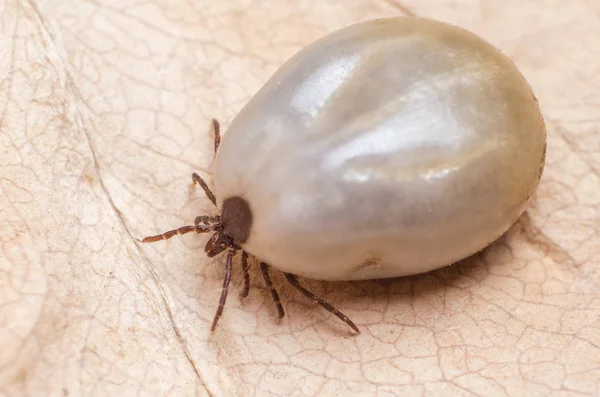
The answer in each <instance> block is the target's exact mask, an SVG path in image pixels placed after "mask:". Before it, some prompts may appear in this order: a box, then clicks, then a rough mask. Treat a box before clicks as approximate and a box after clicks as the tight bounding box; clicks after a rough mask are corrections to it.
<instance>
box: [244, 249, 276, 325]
mask: <svg viewBox="0 0 600 397" xmlns="http://www.w3.org/2000/svg"><path fill="white" fill-rule="evenodd" d="M249 269H250V265H249V264H248V253H247V252H246V251H242V272H243V274H244V288H243V289H242V290H241V291H240V297H242V298H245V297H247V296H248V292H249V290H250V275H249V274H248V270H249ZM260 271H261V273H262V275H263V279H264V280H265V284H266V285H267V289H268V290H269V293H270V294H271V298H273V302H274V303H275V307H276V308H277V314H278V315H279V318H283V316H285V311H284V310H283V305H282V304H281V299H280V298H279V294H278V293H277V290H276V289H275V286H274V285H273V282H272V281H271V277H270V276H269V265H267V264H266V263H264V262H260Z"/></svg>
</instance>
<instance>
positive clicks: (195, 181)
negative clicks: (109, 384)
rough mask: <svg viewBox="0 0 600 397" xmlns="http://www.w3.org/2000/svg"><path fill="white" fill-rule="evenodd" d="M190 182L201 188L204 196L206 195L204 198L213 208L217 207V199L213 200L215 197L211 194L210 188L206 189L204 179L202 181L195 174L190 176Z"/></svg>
mask: <svg viewBox="0 0 600 397" xmlns="http://www.w3.org/2000/svg"><path fill="white" fill-rule="evenodd" d="M192 180H193V181H194V183H197V184H198V185H200V187H201V188H202V190H204V194H206V197H208V199H209V200H210V201H211V202H212V203H213V204H214V205H215V207H216V206H217V199H216V198H215V195H214V194H213V192H212V190H210V188H209V187H208V185H207V184H206V182H204V179H202V177H201V176H200V175H198V174H196V173H195V172H194V173H193V174H192Z"/></svg>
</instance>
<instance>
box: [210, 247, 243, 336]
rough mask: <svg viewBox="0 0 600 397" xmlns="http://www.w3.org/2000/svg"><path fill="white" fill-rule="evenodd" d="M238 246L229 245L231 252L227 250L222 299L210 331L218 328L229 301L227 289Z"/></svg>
mask: <svg viewBox="0 0 600 397" xmlns="http://www.w3.org/2000/svg"><path fill="white" fill-rule="evenodd" d="M236 250H237V248H236V247H234V246H231V247H229V252H227V261H226V262H225V278H224V279H223V290H222V291H221V299H219V307H218V308H217V312H216V313H215V318H214V319H213V322H212V326H211V327H210V332H214V330H215V328H217V323H218V322H219V319H220V318H221V314H223V308H224V307H225V301H227V290H228V289H229V282H230V281H231V262H232V260H233V256H234V255H235V251H236Z"/></svg>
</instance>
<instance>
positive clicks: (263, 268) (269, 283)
mask: <svg viewBox="0 0 600 397" xmlns="http://www.w3.org/2000/svg"><path fill="white" fill-rule="evenodd" d="M260 271H261V272H262V275H263V278H264V279H265V284H267V289H268V290H269V292H270V293H271V297H272V298H273V302H275V306H276V307H277V313H278V314H279V318H283V316H285V311H284V310H283V305H282V304H281V299H279V294H278V293H277V290H276V289H275V287H274V286H273V282H272V281H271V277H270V276H269V265H267V264H266V263H264V262H260Z"/></svg>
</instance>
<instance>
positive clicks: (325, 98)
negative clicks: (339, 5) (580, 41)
mask: <svg viewBox="0 0 600 397" xmlns="http://www.w3.org/2000/svg"><path fill="white" fill-rule="evenodd" d="M214 128H215V136H216V139H215V150H216V149H217V148H218V151H217V154H216V159H215V168H214V185H215V194H213V192H212V191H211V190H210V189H209V187H208V185H207V184H206V183H205V182H204V180H203V179H202V178H200V176H198V175H197V174H194V175H193V179H194V181H195V182H196V183H198V184H199V185H200V186H201V187H202V188H203V189H204V191H205V193H206V195H207V197H208V198H209V199H210V200H211V201H212V202H213V204H215V205H216V206H217V207H218V208H220V211H221V212H220V215H219V216H208V215H205V216H200V217H198V218H196V222H195V224H194V226H185V227H183V228H180V229H177V230H173V231H170V232H167V233H165V234H162V235H159V236H154V237H148V238H146V239H144V241H145V242H150V241H158V240H161V239H167V238H170V237H172V236H174V235H176V234H184V233H189V232H195V233H209V232H211V233H213V235H212V237H211V238H210V239H209V241H208V243H207V244H206V248H205V251H206V253H207V255H208V256H211V257H212V256H215V255H217V254H219V253H221V252H223V251H227V260H226V272H225V280H224V285H223V293H222V295H221V300H220V302H219V308H218V310H217V313H216V315H215V319H214V321H213V326H212V329H213V330H214V328H215V326H216V324H217V321H218V319H219V317H220V316H221V313H222V311H223V306H224V304H225V299H226V297H227V290H228V287H229V282H230V278H231V266H232V259H233V257H234V255H235V253H236V252H237V251H238V250H242V266H243V274H244V288H243V290H242V293H241V294H240V295H242V296H246V295H247V294H248V289H249V276H248V254H251V255H253V256H255V257H256V258H257V259H258V260H259V261H260V269H261V272H262V275H263V278H264V279H265V282H266V285H267V287H268V289H269V291H270V293H271V295H272V297H273V300H274V301H275V303H276V307H277V311H278V313H279V316H280V317H282V316H283V314H284V311H283V307H282V305H281V303H280V300H279V296H278V294H277V291H275V289H274V287H273V284H272V282H271V279H270V277H269V265H271V266H273V267H275V268H277V269H279V270H281V271H283V272H284V274H285V277H286V279H287V280H288V281H289V282H290V283H291V284H292V285H293V286H294V287H296V288H297V289H299V290H300V291H301V292H302V293H303V294H304V295H306V296H308V297H310V298H311V299H313V300H315V301H316V302H318V303H319V304H320V305H321V306H323V307H324V308H325V309H327V310H328V311H330V312H332V313H334V314H335V315H336V316H337V317H339V318H340V319H341V320H342V321H344V322H345V323H346V324H348V325H349V326H350V327H351V328H352V329H354V330H355V331H356V332H359V331H358V328H357V327H356V325H355V324H354V323H353V322H352V321H350V319H348V317H346V316H345V315H344V314H342V313H341V312H339V311H338V310H336V309H335V308H333V307H332V306H331V305H329V304H328V303H326V302H324V301H323V300H321V299H319V298H317V297H316V296H314V295H313V294H312V293H310V292H309V291H307V290H306V289H305V288H303V287H302V286H301V285H300V284H299V282H298V279H297V277H296V276H303V277H309V278H314V279H321V280H356V279H376V278H389V277H398V276H403V275H409V274H416V273H422V272H426V271H429V270H433V269H436V268H439V267H442V266H446V265H450V264H452V263H454V262H456V261H458V260H461V259H463V258H465V257H467V256H469V255H472V254H474V253H476V252H477V251H480V250H481V249H483V248H485V247H486V246H487V245H489V244H490V243H491V242H493V241H494V240H495V239H497V238H498V237H499V236H500V235H502V234H503V233H504V232H506V230H508V228H509V227H510V226H511V225H513V224H514V223H515V222H516V220H517V219H518V217H519V216H520V215H521V214H522V213H523V211H524V210H525V208H526V205H527V203H528V202H529V200H530V198H531V196H532V195H533V193H534V191H535V189H536V187H537V185H538V182H539V179H540V177H541V173H542V169H543V166H544V156H545V148H546V141H545V139H546V135H545V127H544V122H543V119H542V116H541V114H540V111H539V107H538V103H537V100H536V99H535V97H534V95H533V93H532V92H531V88H530V87H529V85H528V84H527V82H526V81H525V79H524V78H523V76H522V75H521V73H520V72H519V71H518V70H517V68H516V67H515V66H514V64H513V63H512V62H511V61H510V60H509V59H508V58H507V57H506V56H504V55H503V54H502V53H500V52H499V51H498V50H497V49H495V48H494V47H493V46H492V45H490V44H489V43H487V42H486V41H484V40H483V39H481V38H479V37H477V36H476V35H474V34H472V33H470V32H467V31H465V30H463V29H460V28H457V27H455V26H452V25H448V24H445V23H441V22H437V21H432V20H427V19H421V18H392V19H383V20H375V21H370V22H365V23H362V24H357V25H353V26H350V27H348V28H345V29H342V30H340V31H338V32H335V33H333V34H331V35H329V36H326V37H325V38H323V39H321V40H319V41H317V42H315V43H313V44H311V45H309V46H308V47H306V48H305V49H303V50H302V51H300V52H299V53H298V54H297V55H295V56H294V57H293V58H292V59H290V60H289V61H288V62H287V63H286V64H285V65H284V66H282V67H281V68H280V69H279V70H278V71H277V72H276V73H275V75H274V76H273V77H272V78H271V79H270V80H269V81H268V82H267V83H266V84H265V86H264V87H263V88H262V89H261V90H260V91H259V92H258V93H257V94H256V96H255V97H254V98H253V99H252V100H251V101H250V102H249V103H248V104H247V105H246V106H245V107H244V108H243V109H242V111H241V112H240V113H239V114H238V116H237V117H236V118H235V119H234V120H233V122H232V124H231V125H230V127H229V129H228V131H227V134H225V136H224V139H223V144H222V145H221V146H219V142H220V134H219V128H218V123H217V122H216V121H215V122H214ZM267 264H268V265H267Z"/></svg>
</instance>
